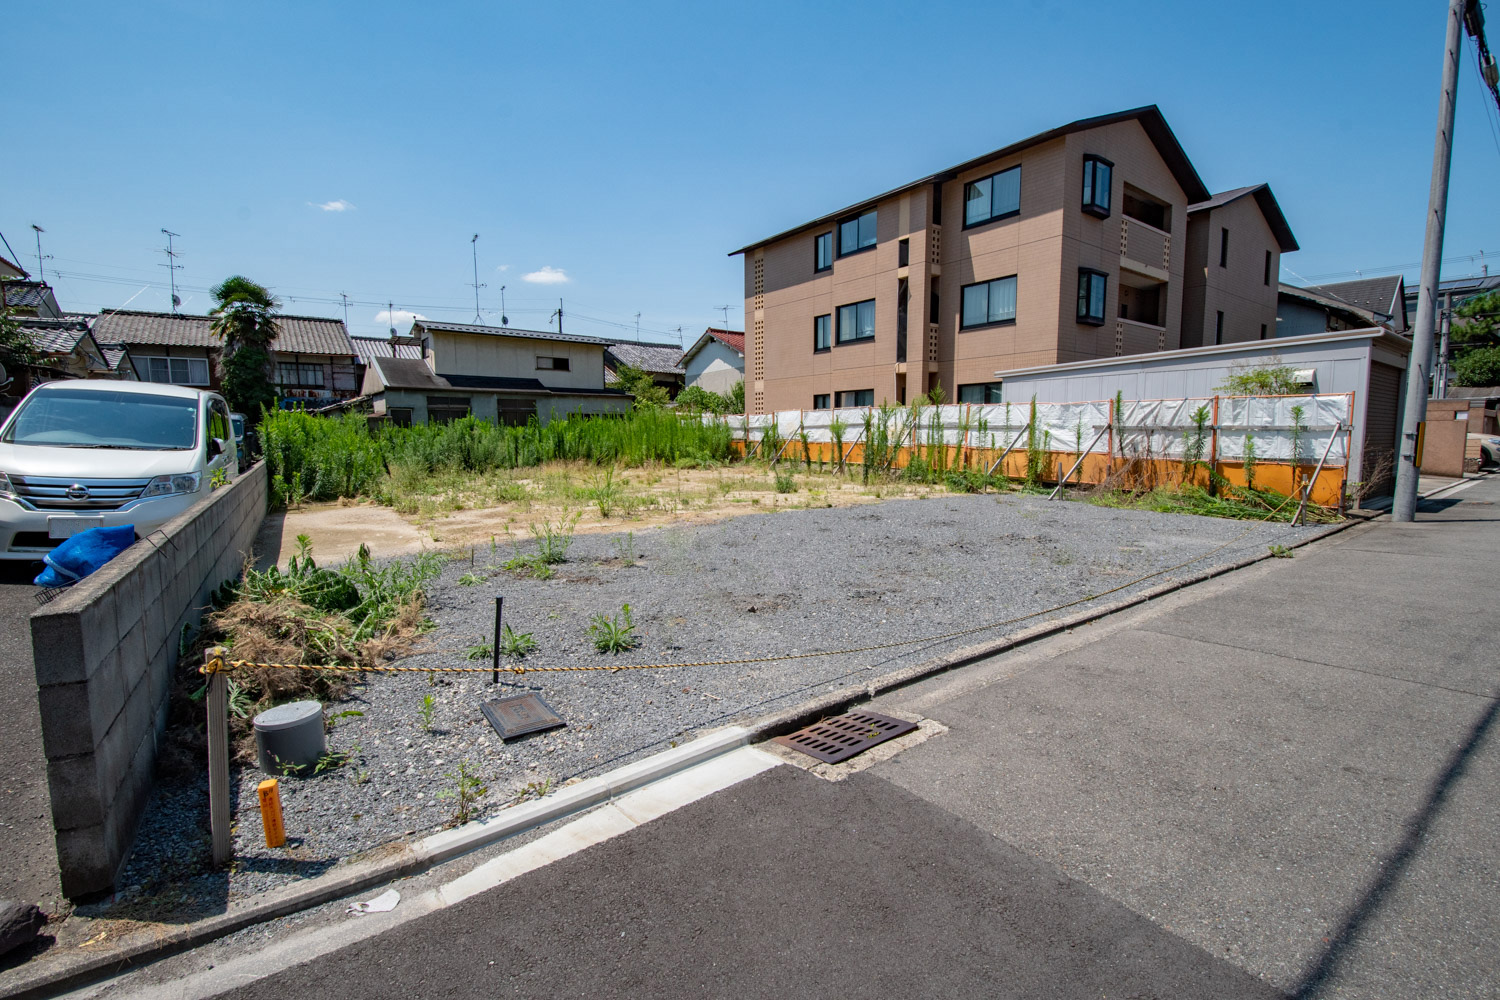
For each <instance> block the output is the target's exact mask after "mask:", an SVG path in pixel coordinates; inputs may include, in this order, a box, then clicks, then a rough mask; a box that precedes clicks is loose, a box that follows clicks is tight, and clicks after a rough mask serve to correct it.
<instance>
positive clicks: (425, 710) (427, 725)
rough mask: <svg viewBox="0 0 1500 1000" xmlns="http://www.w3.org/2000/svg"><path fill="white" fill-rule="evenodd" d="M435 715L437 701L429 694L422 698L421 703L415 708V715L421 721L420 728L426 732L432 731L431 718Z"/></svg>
mask: <svg viewBox="0 0 1500 1000" xmlns="http://www.w3.org/2000/svg"><path fill="white" fill-rule="evenodd" d="M435 714H437V699H436V698H434V697H433V696H432V695H430V694H424V695H423V696H422V703H421V704H420V705H418V706H417V715H418V717H420V718H421V720H422V728H423V729H425V730H427V731H428V732H431V731H432V717H433V716H434V715H435Z"/></svg>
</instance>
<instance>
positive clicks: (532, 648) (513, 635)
mask: <svg viewBox="0 0 1500 1000" xmlns="http://www.w3.org/2000/svg"><path fill="white" fill-rule="evenodd" d="M486 645H488V644H486ZM536 649H537V643H536V640H535V639H534V638H532V636H531V633H530V632H517V631H515V630H514V629H512V628H511V627H510V626H509V625H506V626H504V627H502V628H501V629H500V652H501V653H502V654H504V655H505V656H512V657H515V658H516V659H518V660H519V659H521V658H522V657H524V656H525V655H526V654H527V653H534V652H536Z"/></svg>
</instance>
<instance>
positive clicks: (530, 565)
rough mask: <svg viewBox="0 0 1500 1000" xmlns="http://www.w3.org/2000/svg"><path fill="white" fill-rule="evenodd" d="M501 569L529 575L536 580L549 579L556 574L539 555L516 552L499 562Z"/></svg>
mask: <svg viewBox="0 0 1500 1000" xmlns="http://www.w3.org/2000/svg"><path fill="white" fill-rule="evenodd" d="M500 568H501V569H504V570H508V571H509V572H511V573H516V574H519V575H520V576H529V577H533V578H535V579H537V580H550V579H552V577H554V576H556V575H557V574H556V571H555V570H553V569H552V567H551V565H550V564H548V563H547V561H546V560H545V559H543V558H542V557H541V556H539V555H525V556H523V555H521V554H520V553H517V554H516V555H515V556H513V557H512V558H510V559H507V560H505V562H503V563H501V565H500Z"/></svg>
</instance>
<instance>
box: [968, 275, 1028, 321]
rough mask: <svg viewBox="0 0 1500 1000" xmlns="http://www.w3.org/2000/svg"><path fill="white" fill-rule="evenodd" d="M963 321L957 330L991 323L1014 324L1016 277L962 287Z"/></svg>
mask: <svg viewBox="0 0 1500 1000" xmlns="http://www.w3.org/2000/svg"><path fill="white" fill-rule="evenodd" d="M963 304H964V312H963V319H962V320H961V321H960V323H959V328H960V329H963V330H967V329H969V328H971V327H976V326H988V325H989V324H991V323H1014V322H1015V320H1016V276H1015V275H1011V276H1010V277H1008V278H996V279H995V280H994V281H981V282H979V283H978V284H977V285H965V286H964V287H963Z"/></svg>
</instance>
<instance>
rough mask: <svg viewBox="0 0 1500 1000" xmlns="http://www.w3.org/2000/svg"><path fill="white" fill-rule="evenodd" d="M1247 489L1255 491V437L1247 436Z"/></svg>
mask: <svg viewBox="0 0 1500 1000" xmlns="http://www.w3.org/2000/svg"><path fill="white" fill-rule="evenodd" d="M1245 489H1247V490H1253V489H1255V435H1254V434H1246V435H1245Z"/></svg>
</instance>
